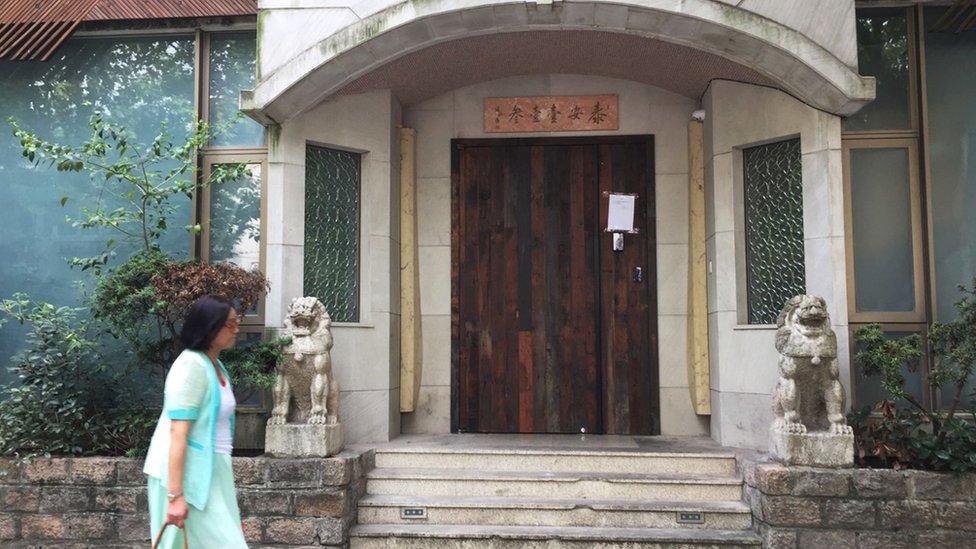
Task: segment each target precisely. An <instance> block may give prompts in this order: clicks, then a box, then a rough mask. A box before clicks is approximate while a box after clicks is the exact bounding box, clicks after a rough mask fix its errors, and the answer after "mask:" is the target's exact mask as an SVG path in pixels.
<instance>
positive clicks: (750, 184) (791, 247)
mask: <svg viewBox="0 0 976 549" xmlns="http://www.w3.org/2000/svg"><path fill="white" fill-rule="evenodd" d="M742 161H743V170H744V178H743V179H744V187H745V188H744V206H745V244H746V246H745V247H746V295H747V301H748V319H749V324H774V323H775V322H776V317H777V316H779V312H780V311H781V310H782V308H783V304H784V303H785V302H786V300H788V299H790V298H791V297H793V296H795V295H797V294H802V293H804V292H805V289H806V275H805V265H804V255H803V185H802V177H801V165H800V140H799V139H790V140H787V141H780V142H777V143H770V144H768V145H760V146H758V147H750V148H748V149H744V150H743V151H742Z"/></svg>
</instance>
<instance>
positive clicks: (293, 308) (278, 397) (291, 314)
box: [268, 297, 339, 425]
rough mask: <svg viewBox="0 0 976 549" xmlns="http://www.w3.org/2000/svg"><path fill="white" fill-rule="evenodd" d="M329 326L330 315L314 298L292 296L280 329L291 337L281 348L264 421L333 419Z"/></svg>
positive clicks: (335, 396)
mask: <svg viewBox="0 0 976 549" xmlns="http://www.w3.org/2000/svg"><path fill="white" fill-rule="evenodd" d="M331 326H332V319H331V318H330V317H329V313H328V312H326V310H325V306H324V305H322V303H321V302H320V301H319V300H318V299H316V298H314V297H300V298H297V299H294V300H292V302H291V305H290V306H289V307H288V316H287V317H286V318H285V327H284V330H283V333H282V335H283V336H286V337H288V336H290V337H291V338H292V340H291V344H289V345H288V346H286V347H285V348H284V353H285V359H284V362H283V364H282V365H281V367H280V368H279V370H278V379H277V380H276V381H275V386H274V408H272V410H271V418H270V419H268V425H283V424H285V423H286V422H290V423H306V422H307V423H311V424H319V425H335V424H336V423H337V421H338V413H339V385H338V384H337V383H336V380H335V378H334V377H333V376H332V355H331V350H332V332H331V330H330V328H331Z"/></svg>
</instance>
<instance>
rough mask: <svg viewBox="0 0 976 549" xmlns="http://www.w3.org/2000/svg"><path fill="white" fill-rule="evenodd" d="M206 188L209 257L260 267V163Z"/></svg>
mask: <svg viewBox="0 0 976 549" xmlns="http://www.w3.org/2000/svg"><path fill="white" fill-rule="evenodd" d="M247 170H248V174H246V175H244V177H241V178H240V179H237V180H235V181H227V182H224V183H222V184H220V185H214V186H213V187H211V189H210V260H211V261H227V262H229V263H233V264H235V265H238V266H240V267H243V268H245V269H251V270H258V269H260V265H261V263H260V261H261V164H248V165H247Z"/></svg>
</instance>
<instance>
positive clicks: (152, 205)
mask: <svg viewBox="0 0 976 549" xmlns="http://www.w3.org/2000/svg"><path fill="white" fill-rule="evenodd" d="M237 120H238V119H237V118H235V119H234V122H236V121H237ZM8 122H9V123H10V125H11V127H12V128H13V133H14V136H15V137H16V138H17V139H18V140H19V141H20V147H21V154H22V155H23V157H24V158H26V159H27V160H28V161H29V162H31V163H33V164H35V165H40V164H42V163H43V164H46V165H47V166H50V167H53V168H55V169H57V170H58V171H59V172H81V171H87V172H88V173H89V175H90V176H91V179H92V181H97V182H99V186H100V187H101V190H102V192H103V193H104V194H106V195H107V196H109V197H112V198H113V199H114V201H113V202H114V203H116V204H122V205H121V206H118V207H108V206H105V204H107V203H106V202H101V201H100V202H98V203H96V204H95V205H94V207H83V208H82V209H81V214H82V215H81V218H80V219H72V220H69V221H70V222H71V224H72V225H73V226H75V227H79V228H84V229H92V228H107V229H111V230H112V231H114V232H115V233H116V235H117V236H118V237H120V238H123V239H127V240H130V241H131V240H134V241H136V242H138V243H139V244H140V246H141V248H142V249H143V250H144V251H148V250H151V249H154V248H158V247H159V246H158V242H159V239H160V237H161V236H162V234H163V233H164V232H165V231H166V230H167V229H168V228H169V224H170V220H171V218H172V216H173V214H174V213H176V211H177V207H176V206H175V205H174V203H173V202H172V200H171V199H172V198H173V197H175V196H178V195H185V196H187V197H189V196H192V192H193V189H194V188H195V185H196V184H195V182H194V176H195V173H196V172H195V168H196V161H197V150H198V149H199V148H200V147H204V146H206V145H207V143H209V141H210V138H211V136H212V135H213V133H214V132H213V131H211V127H210V125H209V124H207V123H205V122H198V123H197V124H196V126H195V127H194V128H193V131H192V132H191V133H190V135H189V137H188V138H187V139H186V140H184V141H182V142H174V140H173V137H172V135H171V134H170V133H169V131H168V130H167V128H166V126H165V125H164V126H163V128H162V130H161V131H160V132H159V133H158V134H156V136H155V137H154V138H153V139H152V141H151V142H150V143H148V144H140V143H137V142H136V141H135V136H134V135H133V133H132V132H131V131H129V130H128V129H127V128H126V127H124V126H122V125H119V124H115V123H113V122H110V121H108V120H106V119H105V117H104V116H103V115H102V114H101V113H99V112H95V113H94V114H92V115H91V117H90V118H89V121H88V127H89V130H90V135H89V137H88V139H87V140H85V141H84V142H82V143H81V144H80V145H64V144H61V143H57V142H52V141H47V140H45V139H43V138H41V137H39V136H38V135H37V134H36V133H34V132H31V131H28V130H25V129H23V128H21V127H20V126H19V125H18V123H17V121H16V120H14V119H12V118H10V119H8ZM220 130H221V129H220V128H218V129H217V131H220ZM246 172H247V168H246V167H245V166H244V165H243V164H217V165H215V166H214V168H213V170H211V171H210V173H209V175H208V176H207V180H206V181H204V182H203V185H204V186H207V185H211V184H219V183H223V182H225V181H233V180H235V179H239V178H240V177H242V176H243V175H244V174H245V173H246ZM68 200H70V198H69V197H68V196H64V197H62V198H61V205H62V206H63V205H65V204H66V203H67V202H68ZM186 228H187V229H189V230H191V231H195V232H199V231H200V230H201V228H200V226H199V225H194V226H187V227H186ZM116 244H117V240H116V239H115V238H112V239H109V240H108V241H106V242H105V248H104V250H103V251H102V253H100V254H98V255H96V256H93V257H75V258H72V259H71V261H70V262H71V264H72V265H75V266H79V267H81V268H82V269H83V270H87V269H93V270H95V272H100V270H101V269H102V267H103V266H104V265H105V264H106V263H108V261H109V259H110V258H111V257H112V256H113V255H114V254H115V247H116Z"/></svg>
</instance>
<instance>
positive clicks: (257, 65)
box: [254, 10, 268, 82]
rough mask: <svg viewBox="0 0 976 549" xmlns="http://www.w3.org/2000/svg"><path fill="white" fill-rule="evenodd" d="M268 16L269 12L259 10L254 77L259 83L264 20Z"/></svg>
mask: <svg viewBox="0 0 976 549" xmlns="http://www.w3.org/2000/svg"><path fill="white" fill-rule="evenodd" d="M267 16H268V10H258V23H257V29H256V32H255V34H256V39H255V40H256V41H255V47H254V56H255V59H254V75H255V78H256V79H257V81H258V82H260V81H261V37H262V36H263V35H264V18H265V17H267Z"/></svg>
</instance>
